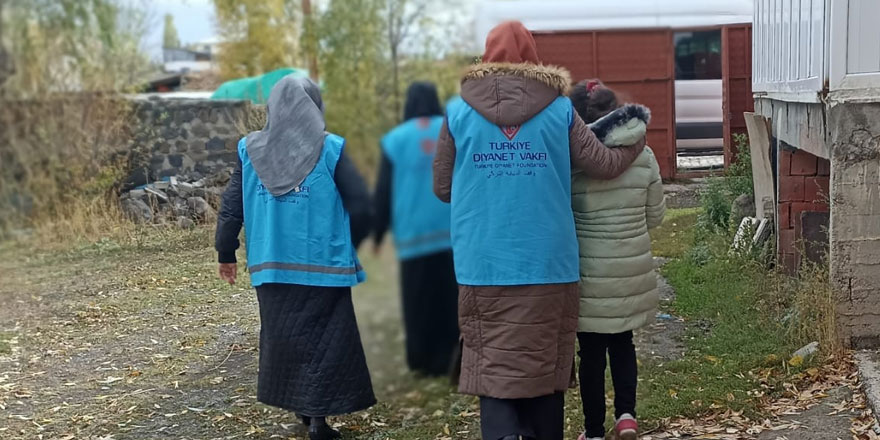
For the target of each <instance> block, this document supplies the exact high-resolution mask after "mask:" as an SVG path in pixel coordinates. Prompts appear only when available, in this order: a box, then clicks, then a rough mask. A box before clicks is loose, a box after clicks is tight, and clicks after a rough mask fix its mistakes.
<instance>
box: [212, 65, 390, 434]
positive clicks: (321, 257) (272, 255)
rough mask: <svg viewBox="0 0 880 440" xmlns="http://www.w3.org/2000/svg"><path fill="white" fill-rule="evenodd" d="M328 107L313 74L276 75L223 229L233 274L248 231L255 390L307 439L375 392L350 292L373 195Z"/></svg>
mask: <svg viewBox="0 0 880 440" xmlns="http://www.w3.org/2000/svg"><path fill="white" fill-rule="evenodd" d="M323 111H324V105H323V102H322V101H321V95H320V93H319V91H318V87H317V86H316V85H315V83H313V82H312V81H311V80H308V79H304V78H293V77H290V76H288V77H285V78H283V79H281V81H279V82H278V84H277V85H276V86H275V87H274V88H273V89H272V93H271V94H270V96H269V103H268V121H267V123H266V127H265V128H264V129H263V130H261V131H257V132H253V133H251V134H249V135H248V136H247V137H245V138H244V139H242V140H241V141H240V142H239V145H238V155H239V163H238V166H237V167H236V169H235V173H234V174H233V176H232V179H231V180H230V182H229V187H228V188H227V189H226V192H225V193H224V194H223V205H222V208H221V210H220V214H219V219H218V224H217V235H216V249H217V252H218V254H219V262H220V277H221V278H222V279H223V280H225V281H227V282H229V283H230V284H233V283H235V280H236V274H237V265H236V257H235V251H236V249H238V246H239V241H238V235H239V232H240V231H241V227H242V224H244V226H245V229H246V230H247V231H246V232H247V234H246V238H247V257H248V258H247V260H248V261H247V262H248V271H249V272H250V274H251V276H250V278H251V284H252V285H253V286H254V287H255V288H256V290H257V298H258V299H259V303H260V321H261V329H260V371H259V377H258V382H257V398H258V400H259V401H260V402H263V403H265V404H267V405H272V406H277V407H280V408H284V409H287V410H290V411H293V412H295V413H296V414H298V415H299V416H300V418H301V419H302V420H303V422H304V423H305V424H306V425H308V426H309V437H310V438H311V439H312V440H324V439H331V438H337V437H339V433H338V432H336V431H335V430H333V429H332V428H330V427H329V426H328V425H327V423H326V420H325V417H327V416H333V415H340V414H346V413H351V412H355V411H359V410H363V409H366V408H368V407H370V406H372V405H373V404H374V403H375V402H376V399H375V397H374V396H373V388H372V384H371V382H370V374H369V371H368V370H367V364H366V360H365V357H364V351H363V347H362V346H361V340H360V334H359V332H358V327H357V322H356V320H355V315H354V306H353V304H352V300H351V286H353V285H355V284H357V283H359V282H361V281H363V279H364V273H363V269H362V268H361V266H360V263H359V262H358V259H357V254H356V252H355V249H356V248H357V245H358V244H359V243H360V242H361V241H362V240H363V239H364V238H365V237H366V236H367V235H368V234H369V224H370V202H369V197H368V195H367V192H366V188H365V184H364V181H363V179H362V178H361V176H360V175H359V174H358V173H357V170H356V169H355V167H354V165H353V164H352V163H351V162H350V161H349V160H348V158H347V157H346V156H345V155H344V154H343V150H344V145H345V141H344V139H342V138H341V137H339V136H336V135H333V134H329V133H326V132H325V124H324V115H323Z"/></svg>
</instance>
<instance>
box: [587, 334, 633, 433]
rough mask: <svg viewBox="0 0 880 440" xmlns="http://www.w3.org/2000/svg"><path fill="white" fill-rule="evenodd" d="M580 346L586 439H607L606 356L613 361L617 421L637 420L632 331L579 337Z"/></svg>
mask: <svg viewBox="0 0 880 440" xmlns="http://www.w3.org/2000/svg"><path fill="white" fill-rule="evenodd" d="M577 336H578V342H579V343H580V351H579V352H578V354H579V355H580V357H581V366H580V369H579V370H578V375H579V376H580V382H581V400H582V401H583V405H584V432H585V433H586V436H587V437H605V366H606V362H605V356H606V354H607V356H608V359H610V361H611V379H612V381H613V382H614V417H615V418H619V417H620V416H621V415H623V414H631V415H632V416H633V417H635V416H636V386H637V385H638V364H637V363H636V347H635V345H633V340H632V339H633V333H632V332H631V331H629V332H624V333H615V334H602V333H586V332H581V333H578V334H577Z"/></svg>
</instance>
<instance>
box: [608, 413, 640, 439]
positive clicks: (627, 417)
mask: <svg viewBox="0 0 880 440" xmlns="http://www.w3.org/2000/svg"><path fill="white" fill-rule="evenodd" d="M614 434H615V438H616V439H617V440H638V438H639V424H638V422H636V418H635V417H633V416H632V414H623V415H622V416H620V418H619V419H617V423H615V424H614Z"/></svg>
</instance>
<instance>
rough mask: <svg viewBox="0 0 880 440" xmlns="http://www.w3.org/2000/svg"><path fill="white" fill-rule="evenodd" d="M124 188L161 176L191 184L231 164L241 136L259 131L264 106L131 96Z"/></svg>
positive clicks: (233, 162) (229, 166) (160, 177)
mask: <svg viewBox="0 0 880 440" xmlns="http://www.w3.org/2000/svg"><path fill="white" fill-rule="evenodd" d="M133 103H134V109H133V111H134V116H135V121H136V122H135V124H136V125H138V126H137V127H135V130H133V132H134V139H133V140H134V143H133V145H134V148H135V149H137V151H136V154H135V155H136V158H135V160H133V161H132V174H131V177H130V178H129V179H128V182H126V183H127V184H128V186H129V187H131V186H137V185H141V184H144V183H147V182H152V181H155V180H161V179H163V178H165V177H171V176H178V177H180V178H182V179H183V180H188V181H196V180H199V179H201V178H203V177H207V176H210V175H212V174H215V173H218V172H220V171H222V170H224V169H227V168H231V167H233V166H234V164H235V162H236V160H237V153H236V147H237V144H238V141H239V139H241V137H242V136H243V135H245V134H246V133H248V132H250V131H253V130H257V129H260V128H262V126H263V124H264V121H265V108H264V107H262V106H255V105H253V104H251V103H250V101H214V100H207V99H159V98H155V97H151V98H149V99H147V98H134V101H133Z"/></svg>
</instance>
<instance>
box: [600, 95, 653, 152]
mask: <svg viewBox="0 0 880 440" xmlns="http://www.w3.org/2000/svg"><path fill="white" fill-rule="evenodd" d="M650 122H651V110H649V109H648V107H645V106H643V105H639V104H626V105H624V106H623V107H620V108H618V109H616V110H614V111H613V112H611V113H608V114H607V115H605V116H602V117H601V118H599V119H597V120H596V121H595V122H593V123H592V124H589V127H590V129H591V130H593V133H595V134H596V137H597V138H599V140H600V141H602V143H603V144H605V145H606V146H609V147H620V146H625V145H632V144H635V143H636V142H638V141H639V140H640V139H642V138H643V137H645V133H646V132H647V130H648V123H650Z"/></svg>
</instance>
